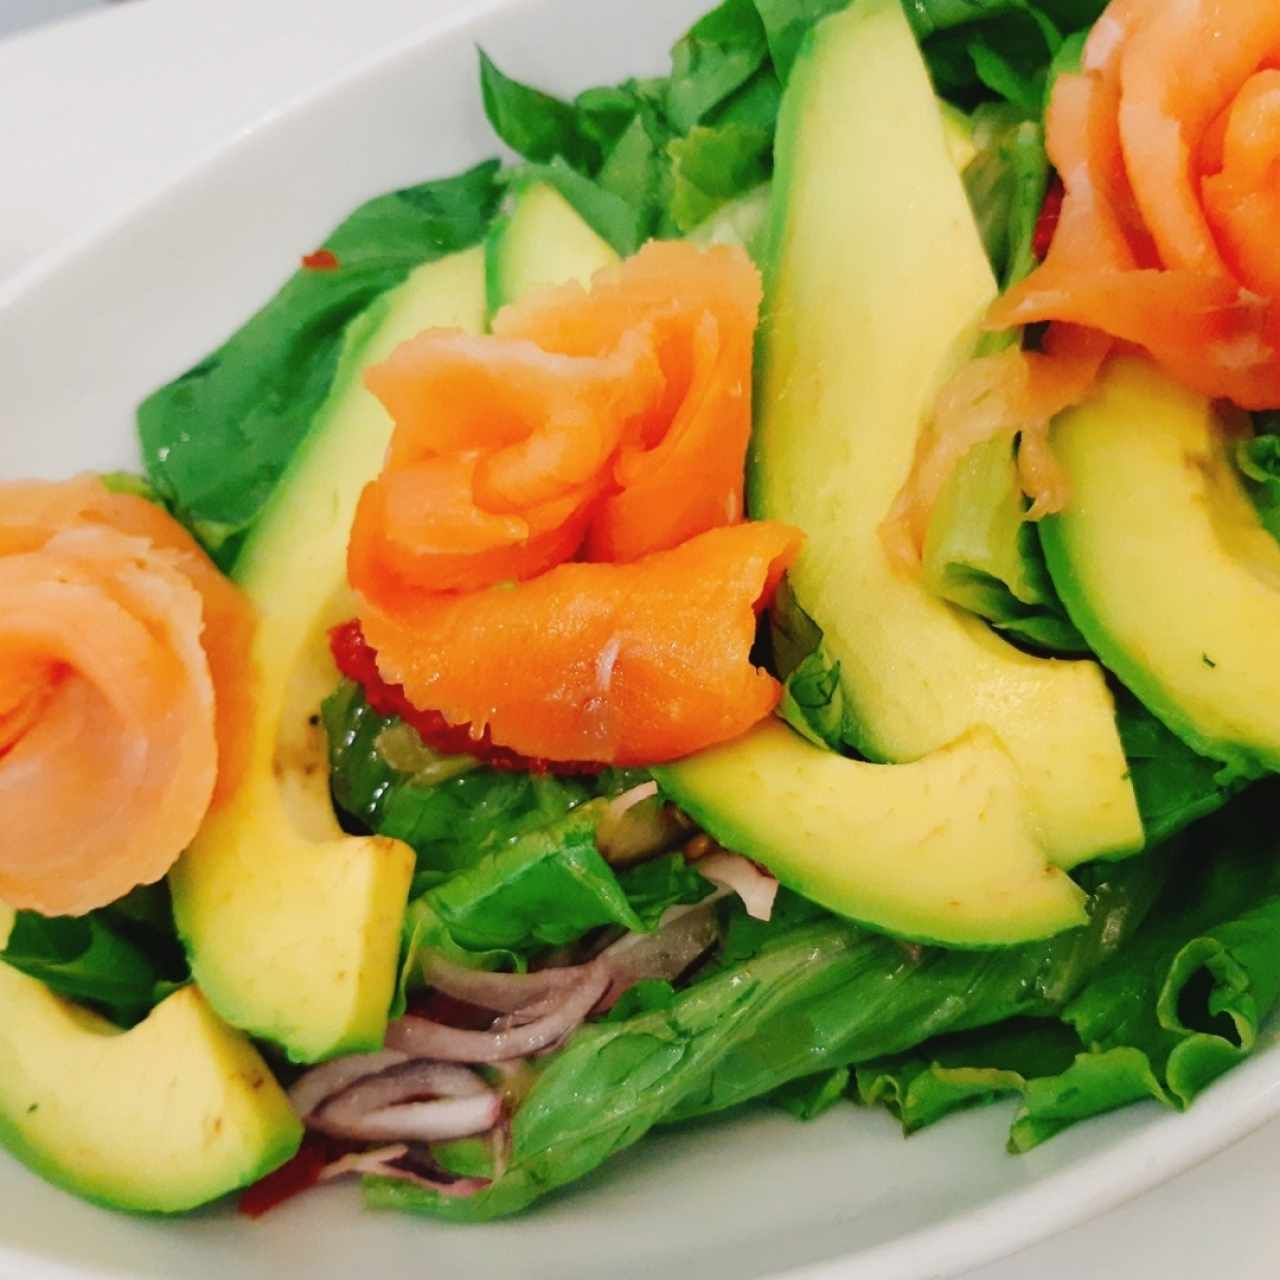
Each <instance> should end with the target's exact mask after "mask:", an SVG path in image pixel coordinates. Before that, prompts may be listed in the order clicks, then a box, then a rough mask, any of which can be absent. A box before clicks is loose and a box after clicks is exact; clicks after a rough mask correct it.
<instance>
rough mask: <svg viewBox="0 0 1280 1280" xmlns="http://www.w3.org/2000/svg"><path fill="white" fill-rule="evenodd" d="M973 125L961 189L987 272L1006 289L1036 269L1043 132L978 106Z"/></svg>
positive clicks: (1044, 182) (1008, 111)
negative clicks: (986, 259)
mask: <svg viewBox="0 0 1280 1280" xmlns="http://www.w3.org/2000/svg"><path fill="white" fill-rule="evenodd" d="M1032 110H1033V111H1034V110H1035V108H1034V107H1033V108H1032ZM973 123H974V130H973V137H974V144H975V146H976V147H977V154H976V155H975V156H974V158H973V160H971V161H970V162H969V164H968V166H967V167H966V168H965V171H964V184H965V191H966V192H967V194H968V196H969V206H970V208H971V209H972V210H973V216H974V219H975V221H976V222H977V224H978V230H979V232H980V233H981V234H982V240H983V244H984V245H985V246H986V250H987V256H988V257H989V258H990V260H991V267H992V270H993V271H994V272H995V273H996V276H997V277H998V278H999V280H1000V285H1001V288H1002V289H1008V288H1011V287H1012V286H1013V285H1015V284H1017V283H1018V281H1019V280H1021V279H1022V278H1023V277H1024V276H1026V275H1028V274H1029V273H1030V271H1031V270H1032V268H1033V267H1034V266H1035V265H1036V257H1035V252H1034V248H1033V246H1034V243H1035V231H1036V223H1037V221H1038V220H1039V217H1040V210H1041V208H1042V207H1043V205H1044V197H1045V191H1046V189H1047V187H1048V183H1049V158H1048V156H1047V155H1046V154H1045V149H1044V131H1043V130H1042V129H1041V127H1040V125H1039V124H1037V123H1034V122H1032V121H1029V120H1025V119H1023V118H1022V117H1021V115H1020V114H1019V112H1018V111H1017V110H1016V109H1013V108H1009V107H1006V106H997V105H994V104H988V105H987V106H984V107H979V108H978V110H977V111H975V112H974V122H973Z"/></svg>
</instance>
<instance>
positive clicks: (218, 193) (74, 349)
mask: <svg viewBox="0 0 1280 1280" xmlns="http://www.w3.org/2000/svg"><path fill="white" fill-rule="evenodd" d="M706 7H707V2H706V0H646V3H644V4H637V3H635V0H592V2H591V3H588V0H523V2H521V0H489V2H488V4H487V10H488V11H487V12H484V13H483V14H481V15H480V16H478V17H473V18H471V19H470V20H467V21H458V22H452V23H451V22H450V21H449V20H448V19H447V18H446V19H444V20H441V19H440V13H439V11H438V10H436V11H434V12H432V13H429V14H427V13H424V27H423V31H422V34H421V36H420V37H419V38H416V39H413V40H411V41H408V42H407V43H404V44H403V45H402V46H401V47H398V48H396V49H394V50H392V51H391V52H389V53H387V54H385V55H380V56H379V57H378V58H376V59H375V60H374V61H372V62H369V63H367V64H365V65H362V66H359V67H357V68H354V69H351V70H350V71H349V72H348V73H346V74H344V75H343V76H342V77H340V78H338V79H336V80H332V81H330V82H329V83H326V84H324V85H322V86H321V87H320V88H319V89H318V90H317V91H316V92H315V93H314V94H312V95H310V96H308V97H307V98H306V99H305V100H303V101H301V102H298V103H295V104H294V105H293V106H292V107H291V108H289V109H288V110H286V111H284V112H282V113H279V114H277V115H274V116H273V117H271V118H270V119H268V120H267V121H266V122H265V123H264V124H262V125H261V126H260V127H257V128H255V129H253V130H251V131H249V132H247V133H245V134H243V135H242V136H240V137H239V138H238V139H237V140H236V141H235V142H234V144H232V145H231V146H229V147H227V148H226V149H224V150H223V151H222V152H220V153H219V154H218V155H217V156H215V157H214V158H212V159H211V160H210V161H209V162H208V163H206V164H204V165H202V166H201V167H200V168H199V170H198V171H197V172H194V173H191V174H189V175H188V176H186V177H184V178H183V179H182V180H180V181H178V182H176V183H174V184H173V185H171V186H170V187H169V188H167V189H166V190H164V191H163V192H162V193H161V194H160V195H159V196H157V197H155V198H153V199H151V200H150V201H149V202H148V203H147V204H146V205H145V206H144V207H142V208H140V209H138V210H136V211H134V212H133V213H132V214H130V215H129V216H128V217H127V218H126V219H124V220H121V221H118V222H117V223H116V224H115V225H112V226H109V227H105V228H104V227H99V228H90V229H89V230H88V231H87V232H86V233H85V234H84V235H83V236H82V237H81V238H80V240H79V241H78V242H77V243H76V244H75V246H74V247H73V248H72V249H70V250H64V251H60V252H59V253H58V254H57V255H56V256H54V257H53V258H50V259H45V260H42V261H41V262H40V263H39V264H38V265H37V266H36V267H34V268H33V269H31V270H29V271H28V272H27V273H26V274H25V275H23V276H20V277H18V278H17V279H15V280H14V281H13V282H12V283H11V284H10V285H9V286H7V287H6V288H5V289H4V290H3V291H0V476H11V475H32V474H35V475H48V476H61V475H66V474H68V473H70V472H72V471H75V470H79V469H83V468H85V467H103V468H106V467H116V466H127V465H131V464H136V452H135V445H134V438H133V423H132V413H133V407H134V405H135V404H136V403H137V401H138V400H139V399H140V398H141V396H142V395H143V394H144V393H145V392H146V391H148V390H149V389H151V388H152V387H154V386H155V385H157V384H158V383H160V382H162V381H164V380H166V379H167V378H169V377H171V376H173V375H174V374H175V373H177V372H179V371H180V370H182V369H183V368H185V367H186V366H187V365H188V364H190V363H191V361H192V360H193V359H194V358H195V357H197V356H198V355H200V354H202V353H203V352H205V351H206V350H207V349H209V348H210V347H211V346H212V345H214V344H215V343H216V342H217V341H218V340H219V339H220V338H222V337H223V336H224V335H225V334H226V333H227V332H228V331H230V330H231V329H232V328H233V327H235V326H236V325H237V324H238V323H239V322H240V321H241V320H242V319H243V318H244V317H245V316H246V315H247V314H248V313H249V312H250V311H251V310H252V309H253V308H254V307H255V306H256V305H257V304H258V303H259V302H261V301H262V300H263V299H264V297H265V296H266V295H267V294H268V293H269V292H270V291H271V289H272V288H273V287H274V285H275V283H276V282H278V281H279V280H281V279H282V278H283V277H284V276H285V275H287V274H288V273H289V272H290V271H291V270H292V268H293V266H294V264H295V263H296V261H297V258H298V255H299V254H300V253H301V252H304V251H306V250H307V249H310V248H312V247H314V245H316V244H317V243H319V242H320V240H321V239H322V237H323V236H324V234H325V232H326V231H327V230H328V229H329V228H330V227H331V226H332V225H333V224H334V222H335V221H336V220H337V219H338V218H339V217H341V216H342V215H343V214H344V213H345V212H346V211H347V210H348V209H350V208H351V207H352V206H353V205H355V204H356V203H357V202H358V201H360V200H361V199H363V198H365V197H367V196H369V195H371V194H373V193H375V192H378V191H381V190H385V189H388V188H391V187H394V186H398V185H404V184H407V183H410V182H414V181H420V180H422V179H423V178H424V177H427V176H430V175H441V174H445V173H449V172H453V171H455V170H457V169H459V168H461V167H463V166H464V165H466V164H468V163H471V162H472V161H474V160H477V159H479V158H481V157H482V156H484V155H486V154H491V153H492V152H493V151H494V150H495V149H496V148H495V144H494V140H493V138H492V136H491V135H490V133H489V130H488V127H487V125H486V123H485V121H484V118H483V114H482V112H481V108H480V100H479V93H478V90H477V86H476V79H475V60H474V54H473V45H474V44H475V43H477V42H478V43H482V44H483V45H484V46H485V47H486V48H487V49H488V50H489V51H490V52H491V53H492V54H493V55H494V56H495V57H496V58H497V60H498V61H499V63H500V65H503V66H506V67H509V68H510V69H511V70H513V71H514V72H516V73H517V74H519V75H521V76H523V77H525V78H528V79H530V80H533V81H535V82H538V83H542V84H546V85H550V86H553V87H559V88H561V89H562V90H564V91H570V90H572V89H574V88H579V87H583V86H585V85H588V84H596V83H602V82H605V81H608V80H610V79H622V78H624V77H626V76H628V75H633V74H645V73H648V72H655V71H658V70H660V69H661V68H662V66H663V65H664V59H665V52H666V49H667V47H668V45H669V44H670V43H671V41H672V39H673V38H674V37H675V36H676V35H677V34H678V33H679V32H680V31H681V30H682V29H683V28H684V27H685V26H686V25H687V24H688V22H689V21H690V20H691V19H692V18H693V17H696V16H697V14H698V13H700V12H701V11H702V10H703V9H704V8H706ZM427 19H429V20H427ZM0 1016H3V1011H0ZM104 1105H110V1100H109V1099H104ZM1278 1113H1280V1047H1274V1048H1269V1049H1267V1050H1264V1051H1262V1052H1260V1053H1259V1054H1258V1055H1257V1056H1256V1057H1255V1058H1254V1059H1253V1060H1252V1061H1251V1062H1249V1063H1248V1064H1247V1065H1246V1066H1244V1067H1243V1068H1241V1069H1240V1070H1238V1071H1236V1072H1235V1073H1233V1074H1232V1075H1230V1076H1228V1077H1227V1078H1226V1079H1224V1080H1223V1081H1221V1082H1219V1083H1218V1084H1217V1085H1215V1086H1214V1087H1213V1088H1212V1089H1210V1090H1209V1091H1208V1092H1207V1093H1206V1095H1205V1096H1204V1097H1203V1098H1202V1099H1201V1100H1200V1101H1199V1102H1198V1103H1197V1104H1196V1106H1195V1107H1194V1108H1193V1110H1192V1111H1191V1112H1190V1113H1189V1114H1188V1115H1186V1116H1174V1115H1169V1114H1166V1113H1163V1112H1161V1111H1160V1110H1158V1109H1157V1108H1156V1107H1155V1106H1154V1105H1146V1106H1140V1107H1134V1108H1131V1109H1129V1110H1127V1111H1124V1112H1121V1113H1118V1114H1116V1115H1113V1116H1110V1117H1106V1118H1103V1119H1100V1120H1095V1121H1093V1122H1090V1123H1088V1124H1083V1125H1080V1126H1078V1127H1077V1128H1075V1129H1073V1130H1071V1131H1070V1132H1068V1133H1067V1134H1066V1135H1064V1136H1062V1137H1060V1138H1058V1139H1056V1140H1054V1141H1053V1142H1051V1143H1049V1144H1047V1145H1046V1146H1044V1147H1042V1148H1040V1149H1038V1150H1037V1151H1035V1152H1032V1153H1031V1154H1030V1155H1026V1156H1020V1157H1016V1158H1015V1157H1010V1156H1007V1155H1005V1154H1004V1141H1003V1140H1004V1133H1005V1129H1006V1127H1007V1124H1008V1120H1009V1112H1008V1109H1007V1108H1003V1107H1001V1108H996V1109H992V1110H988V1111H984V1112H975V1113H969V1114H967V1115H963V1116H959V1117H955V1118H953V1119H951V1120H949V1121H947V1122H945V1123H944V1124H942V1125H940V1126H938V1127H937V1128H935V1129H932V1130H929V1131H926V1132H925V1133H923V1134H921V1135H920V1136H918V1137H916V1138H913V1139H912V1140H911V1141H910V1142H904V1141H903V1140H902V1138H901V1136H900V1134H899V1131H898V1129H897V1127H896V1125H895V1124H894V1123H893V1122H892V1121H891V1120H890V1119H889V1118H888V1117H887V1116H886V1115H884V1114H882V1113H879V1112H863V1111H858V1110H855V1109H854V1108H852V1107H841V1108H838V1109H837V1110H836V1111H834V1112H832V1113H829V1114H828V1115H827V1116H826V1117H824V1118H823V1119H822V1120H821V1121H819V1122H817V1123H815V1124H811V1125H800V1124H798V1123H796V1122H794V1121H792V1120H790V1119H789V1118H787V1117H785V1116H783V1115H781V1114H778V1113H772V1112H755V1113H751V1114H747V1115H742V1116H737V1117H726V1118H723V1119H720V1120H716V1121H713V1122H708V1123H704V1124H702V1125H699V1126H697V1127H694V1128H692V1129H689V1130H687V1131H684V1132H679V1133H673V1134H666V1135H659V1136H656V1137H652V1138H650V1139H648V1140H646V1141H645V1142H644V1143H643V1144H641V1146H640V1147H638V1148H636V1149H633V1150H632V1151H630V1152H628V1153H626V1154H624V1155H623V1156H622V1157H620V1158H619V1159H617V1160H615V1161H614V1162H613V1163H612V1164H610V1165H608V1166H606V1167H605V1168H604V1169H602V1170H600V1171H599V1172H598V1173H597V1174H596V1175H595V1176H594V1177H592V1178H590V1179H588V1181H587V1182H586V1183H585V1184H583V1185H581V1186H579V1187H578V1188H576V1189H573V1190H570V1191H569V1192H567V1193H565V1194H561V1195H559V1196H556V1197H554V1198H553V1199H551V1200H549V1201H547V1202H546V1203H544V1204H543V1205H542V1206H541V1207H540V1208H538V1209H536V1210H535V1211H534V1212H533V1213H531V1214H529V1215H527V1216H526V1217H524V1218H521V1219H517V1220H514V1221H510V1222H504V1223H498V1224H495V1225H492V1226H484V1227H454V1226H446V1225H443V1224H439V1223H434V1222H431V1221H428V1220H417V1219H411V1218H404V1217H398V1216H395V1215H390V1214H385V1213H371V1212H365V1211H364V1210H362V1208H361V1206H360V1201H359V1195H358V1193H357V1191H356V1188H354V1187H352V1186H342V1187H336V1186H335V1187H329V1188H326V1189H324V1190H322V1191H317V1192H313V1193H311V1194H309V1195H307V1196H305V1197H303V1198H301V1199H300V1200H298V1201H295V1202H293V1203H291V1204H289V1205H288V1206H285V1207H283V1208H281V1209H279V1210H277V1211H276V1212H274V1213H273V1214H271V1215H269V1216H268V1217H267V1218H265V1219H264V1220H262V1221H261V1222H258V1223H250V1222H247V1221H245V1220H243V1219H239V1218H237V1217H236V1216H235V1215H234V1214H233V1213H231V1212H230V1211H229V1210H227V1209H225V1208H222V1209H212V1210H208V1211H206V1212H203V1213H200V1214H197V1215H195V1216H193V1217H191V1218H188V1219H185V1220H179V1221H171V1222H169V1221H158V1220H144V1219H137V1218H127V1217H123V1216H118V1215H113V1214H110V1213H107V1212H105V1211H102V1210H98V1209H94V1208H92V1207H90V1206H87V1205H84V1204H81V1203H79V1202H78V1201H76V1200H74V1199H72V1198H71V1197H69V1196H66V1195H64V1194H63V1193H61V1192H59V1191H56V1190H54V1189H53V1188H51V1187H48V1186H46V1185H45V1184H44V1183H42V1182H40V1181H39V1180H37V1179H36V1178H35V1177H34V1176H32V1175H30V1174H28V1173H27V1172H26V1171H25V1170H23V1169H22V1168H21V1167H19V1166H18V1165H17V1164H15V1163H13V1162H12V1161H10V1160H8V1159H7V1158H6V1157H3V1156H0V1206H3V1208H2V1209H0V1275H3V1276H14V1277H17V1276H21V1277H23V1280H54V1278H55V1277H57V1278H62V1277H67V1278H70V1277H75V1278H76V1280H86V1278H87V1277H90V1276H92V1277H105V1276H130V1277H148V1278H151V1277H155V1278H156V1280H159V1278H161V1277H163V1278H166V1280H168V1278H170V1277H175V1276H181V1277H183V1278H184V1280H214V1278H215V1277H225V1276H230V1275H234V1276H236V1277H238V1278H239V1277H243V1278H245V1280H250V1278H255V1280H256V1278H257V1277H262V1278H263V1280H266V1278H267V1277H271V1280H290V1278H291V1277H294V1276H297V1277H306V1278H307V1280H327V1278H328V1277H335V1278H336V1277H350V1276H352V1275H356V1274H362V1275H370V1276H376V1275H386V1276H401V1275H408V1274H417V1273H422V1274H430V1275H436V1276H439V1275H445V1274H457V1275H470V1276H483V1277H486V1278H489V1277H492V1278H494V1280H500V1278H502V1277H520V1278H521V1280H528V1278H529V1277H544V1276H545V1277H556V1280H574V1278H575V1277H586V1276H595V1275H599V1274H602V1273H607V1274H609V1275H610V1276H612V1277H615V1278H616V1280H629V1278H630V1277H636V1278H637V1280H639V1277H642V1276H643V1277H647V1276H650V1275H652V1274H653V1273H654V1272H655V1271H660V1272H661V1274H662V1275H663V1277H664V1280H683V1278H684V1277H695V1276H696V1277H698V1280H720V1278H721V1277H723V1278H724V1280H730V1278H732V1280H748V1278H749V1277H755V1276H765V1275H781V1274H787V1275H793V1276H801V1275H803V1276H806V1277H815V1278H816V1277H837V1276H841V1277H855V1276H856V1277H858V1278H859V1280H888V1278H889V1277H903V1278H904V1280H905V1278H907V1277H911V1278H914V1280H923V1278H924V1277H933V1276H943V1275H949V1274H953V1273H954V1272H956V1271H958V1270H960V1269H962V1268H966V1267H970V1266H973V1265H976V1264H978V1263H980V1262H982V1261H984V1260H987V1259H990V1258H994V1257H997V1256H999V1255H1001V1254H1004V1253H1007V1252H1010V1251H1012V1250H1014V1249H1016V1248H1019V1247H1020V1246H1022V1245H1024V1244H1027V1243H1029V1242H1030V1241H1032V1240H1035V1239H1037V1238H1039V1237H1042V1236H1044V1235H1047V1234H1049V1233H1051V1232H1053V1231H1056V1230H1059V1229H1061V1228H1063V1227H1066V1226H1068V1225H1070V1224H1072V1223H1075V1222H1078V1221H1080V1220H1082V1219H1083V1218H1085V1217H1087V1216H1088V1215H1090V1214H1093V1213H1097V1212H1099V1211H1101V1210H1102V1209H1105V1208H1107V1207H1110V1206H1111V1205H1113V1204H1116V1203H1118V1202H1119V1201H1121V1200H1123V1199H1125V1198H1127V1197H1129V1196H1132V1195H1134V1194H1136V1193H1137V1192H1139V1191H1141V1190H1143V1189H1145V1188H1147V1187H1149V1186H1152V1185H1154V1184H1155V1183H1157V1182H1159V1181H1161V1180H1163V1179H1165V1178H1168V1177H1170V1176H1172V1175H1173V1174H1174V1173H1176V1172H1178V1171H1180V1170H1181V1169H1184V1168H1186V1167H1188V1166H1189V1165H1191V1164H1193V1163H1195V1162H1196V1161H1198V1160H1200V1159H1203V1158H1204V1157H1205V1156H1206V1155H1208V1154H1209V1153H1210V1152H1212V1151H1214V1150H1216V1149H1218V1148H1220V1147H1223V1146H1225V1145H1227V1144H1228V1143H1230V1142H1232V1141H1234V1140H1235V1139H1237V1138H1239V1137H1240V1136H1242V1135H1243V1134H1245V1133H1246V1132H1248V1131H1249V1130H1250V1129H1252V1128H1254V1127H1256V1126H1257V1125H1259V1124H1261V1123H1262V1122H1263V1121H1264V1120H1266V1119H1267V1118H1269V1117H1270V1116H1272V1115H1275V1114H1278Z"/></svg>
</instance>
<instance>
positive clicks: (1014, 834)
mask: <svg viewBox="0 0 1280 1280" xmlns="http://www.w3.org/2000/svg"><path fill="white" fill-rule="evenodd" d="M654 776H655V777H656V778H657V779H658V784H659V785H660V786H661V787H662V789H663V791H664V792H665V793H666V794H667V795H669V796H670V797H671V798H672V799H673V800H674V801H675V802H676V803H677V804H678V805H679V806H680V807H681V808H682V809H684V810H685V811H686V812H687V813H689V814H690V815H691V816H692V817H694V818H695V819H696V820H697V821H698V822H699V823H700V824H701V825H702V826H703V827H705V828H706V829H707V830H708V831H709V832H710V833H711V834H712V835H713V836H714V837H715V838H716V839H717V840H718V841H720V843H722V844H723V845H725V846H726V847H727V848H730V849H734V850H736V851H737V852H739V853H743V854H745V855H746V856H747V857H749V858H753V859H755V860H756V861H757V862H759V863H761V864H762V865H763V866H765V867H767V868H768V869H769V870H770V871H772V872H773V874H774V875H775V876H776V877H777V878H778V879H779V880H780V881H781V882H782V883H783V884H785V885H786V886H787V887H788V888H791V889H795V890H796V891H797V892H799V893H802V894H804V896H805V897H806V898H809V899H811V900H812V901H814V902H818V903H821V904H822V905H823V906H824V907H828V908H830V909H831V910H832V911H836V912H839V913H840V914H841V915H844V916H849V917H851V918H852V919H854V920H858V921H861V922H862V923H864V924H867V925H870V926H871V927H873V928H876V929H881V930H884V931H886V932H889V933H895V934H898V935H900V936H901V937H905V938H914V939H917V940H919V941H921V942H937V943H943V944H946V945H950V946H968V947H981V946H1007V945H1010V944H1013V943H1019V942H1028V941H1031V940H1032V939H1035V938H1045V937H1048V936H1050V935H1051V934H1055V933H1059V932H1061V931H1062V930H1063V929H1070V928H1073V927H1075V926H1076V925H1080V924H1083V923H1084V922H1085V920H1086V913H1085V909H1084V903H1085V895H1084V893H1083V892H1082V891H1081V890H1080V888H1079V887H1078V886H1077V885H1076V884H1075V883H1074V882H1073V881H1072V880H1071V878H1070V877H1069V876H1068V875H1067V874H1066V873H1065V872H1063V871H1060V870H1059V869H1058V868H1056V867H1053V866H1050V865H1049V864H1048V863H1047V862H1046V861H1045V855H1044V850H1043V848H1042V846H1041V845H1040V842H1039V840H1038V838H1037V834H1036V832H1035V830H1034V829H1033V828H1032V826H1031V825H1030V823H1029V822H1028V818H1027V811H1026V803H1025V798H1024V796H1023V792H1022V786H1021V783H1020V780H1019V777H1018V771H1017V769H1016V768H1015V767H1014V764H1013V762H1012V761H1011V760H1010V759H1009V757H1008V755H1007V754H1006V753H1005V752H1004V750H1003V749H1002V748H1001V747H1000V744H999V743H998V742H997V741H996V740H995V738H994V737H993V736H992V735H991V734H990V733H989V732H988V731H986V730H983V729H979V730H974V731H973V732H972V733H971V734H969V736H968V737H966V738H964V739H961V740H960V741H959V742H956V743H953V744H952V745H951V746H949V747H944V748H943V749H942V750H940V751H934V752H932V753H931V754H930V755H928V756H926V757H925V758H924V759H923V760H918V761H916V763H914V764H902V765H884V764H866V763H864V762H862V761H858V760H849V759H847V758H846V757H844V756H841V755H837V754H836V753H835V752H832V751H824V750H823V749H822V748H821V747H815V746H813V745H812V744H810V743H808V742H806V741H805V740H804V739H803V738H801V737H800V736H799V735H798V734H795V733H793V732H792V731H791V730H790V729H788V728H787V727H786V726H785V725H783V724H782V723H781V722H779V721H776V720H775V721H767V722H766V723H765V724H763V725H761V726H760V727H759V728H757V729H754V730H753V731H752V732H751V733H749V734H747V735H746V737H744V738H740V739H738V740H737V741H736V742H731V743H728V744H727V745H725V746H722V747H714V748H712V749H711V750H709V751H703V752H701V753H699V754H698V755H696V756H692V757H691V758H690V759H688V760H685V761H681V762H680V763H679V764H676V765H665V766H663V767H661V768H658V769H655V770H654Z"/></svg>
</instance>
